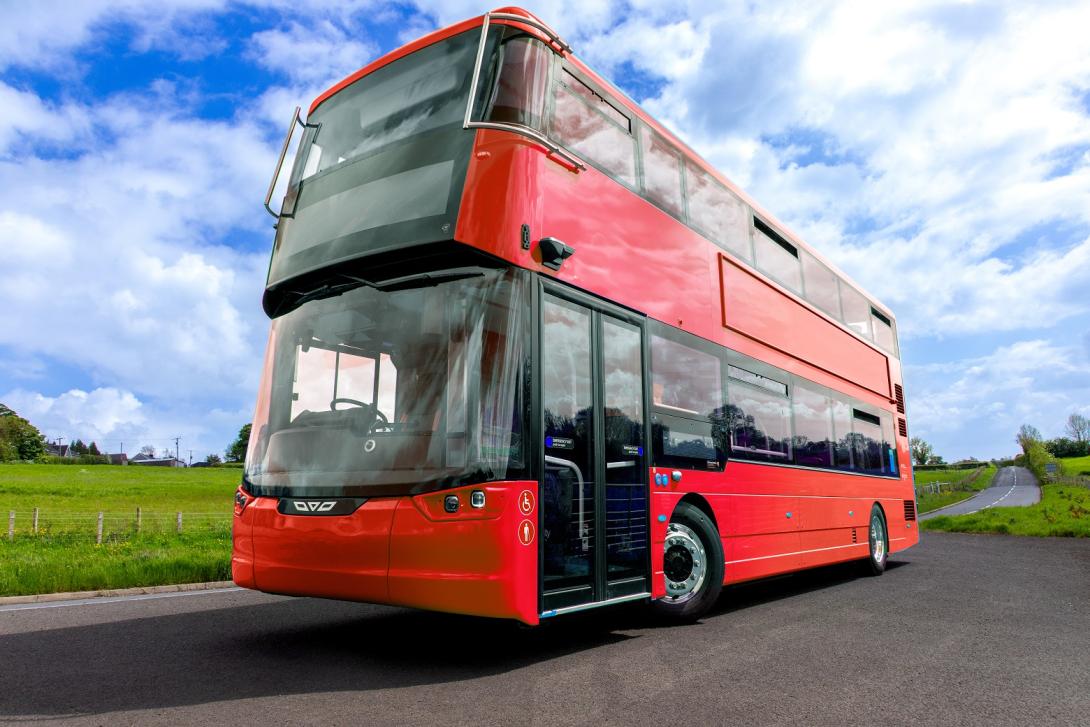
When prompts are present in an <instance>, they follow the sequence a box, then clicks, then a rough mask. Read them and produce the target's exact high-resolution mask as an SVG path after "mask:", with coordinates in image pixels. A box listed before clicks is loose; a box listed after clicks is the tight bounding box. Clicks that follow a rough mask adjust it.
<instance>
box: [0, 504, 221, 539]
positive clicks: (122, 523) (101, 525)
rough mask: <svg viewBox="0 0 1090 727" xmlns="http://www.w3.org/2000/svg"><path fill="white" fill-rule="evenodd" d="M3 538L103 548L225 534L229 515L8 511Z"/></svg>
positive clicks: (140, 511)
mask: <svg viewBox="0 0 1090 727" xmlns="http://www.w3.org/2000/svg"><path fill="white" fill-rule="evenodd" d="M6 515H7V518H6V522H5V523H4V529H3V530H2V531H0V532H3V534H4V539H5V540H6V541H7V542H16V541H22V540H28V539H39V540H42V541H56V540H70V541H80V542H88V543H92V544H97V545H101V544H102V543H104V542H106V543H108V542H116V541H119V540H127V539H131V538H133V537H135V536H140V535H170V534H173V535H182V534H192V533H214V534H226V533H228V532H229V531H230V528H231V518H232V515H231V513H230V512H183V511H174V512H167V511H162V510H144V509H143V508H139V507H138V508H135V509H134V510H132V511H130V512H106V511H99V512H72V511H61V512H53V511H50V510H47V509H45V508H34V509H32V510H9V511H7V513H6Z"/></svg>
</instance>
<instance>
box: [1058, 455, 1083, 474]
mask: <svg viewBox="0 0 1090 727" xmlns="http://www.w3.org/2000/svg"><path fill="white" fill-rule="evenodd" d="M1060 463H1061V464H1060V467H1061V468H1062V469H1063V473H1064V474H1065V475H1068V476H1070V477H1075V476H1078V475H1083V476H1088V477H1090V457H1068V458H1067V459H1061V460H1060Z"/></svg>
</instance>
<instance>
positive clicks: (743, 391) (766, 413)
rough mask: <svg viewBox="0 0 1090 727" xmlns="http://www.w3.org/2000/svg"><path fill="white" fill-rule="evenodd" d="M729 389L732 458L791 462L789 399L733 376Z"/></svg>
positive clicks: (728, 418) (729, 425)
mask: <svg viewBox="0 0 1090 727" xmlns="http://www.w3.org/2000/svg"><path fill="white" fill-rule="evenodd" d="M731 369H732V374H731V378H730V385H729V386H728V398H729V404H728V406H727V420H728V428H729V430H730V445H731V456H733V457H739V458H742V459H758V460H766V461H772V462H784V463H787V462H790V461H791V408H790V405H789V401H788V399H787V397H786V396H783V395H781V394H778V393H774V392H772V391H770V390H769V389H767V388H761V387H757V386H754V385H752V384H749V383H745V382H743V381H742V380H740V379H738V378H736V377H735V376H734V373H733V371H734V370H735V369H734V367H733V366H732V367H731Z"/></svg>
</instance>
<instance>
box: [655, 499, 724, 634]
mask: <svg viewBox="0 0 1090 727" xmlns="http://www.w3.org/2000/svg"><path fill="white" fill-rule="evenodd" d="M663 548H664V552H663V572H664V574H665V576H666V596H665V597H664V598H660V599H659V600H657V601H654V602H653V604H652V607H653V608H654V610H655V611H656V612H657V613H658V614H660V615H662V616H665V617H667V618H671V619H674V620H678V621H694V620H696V619H697V618H699V617H700V616H702V615H703V614H704V613H706V612H707V611H708V609H710V608H711V607H712V606H713V605H715V601H716V599H717V598H719V592H720V591H721V590H722V589H723V541H722V540H721V539H720V537H719V530H718V529H717V528H716V527H715V523H713V522H712V520H711V518H709V517H708V516H707V515H705V514H704V512H703V511H701V510H700V508H698V507H696V506H694V505H690V504H689V503H687V502H682V503H681V504H679V505H678V506H677V509H676V510H674V516H673V517H672V518H671V519H670V525H669V526H668V527H667V529H666V542H665V544H664V545H663Z"/></svg>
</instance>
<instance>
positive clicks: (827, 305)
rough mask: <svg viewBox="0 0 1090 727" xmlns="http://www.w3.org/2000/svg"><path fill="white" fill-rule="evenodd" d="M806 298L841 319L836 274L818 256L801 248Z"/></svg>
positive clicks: (800, 255) (800, 254)
mask: <svg viewBox="0 0 1090 727" xmlns="http://www.w3.org/2000/svg"><path fill="white" fill-rule="evenodd" d="M799 257H800V259H801V260H802V279H803V282H804V285H805V286H806V299H807V300H808V301H810V302H811V303H813V304H814V305H816V306H817V307H818V308H821V309H822V310H823V311H825V312H826V313H828V314H829V315H831V316H832V317H833V318H836V319H837V320H839V319H840V290H839V287H838V284H837V279H836V275H834V274H833V271H832V270H830V269H829V268H827V267H825V265H823V264H822V263H821V262H820V261H819V260H818V259H817V258H816V257H814V256H813V255H811V254H810V253H808V252H806V251H805V250H799Z"/></svg>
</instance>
